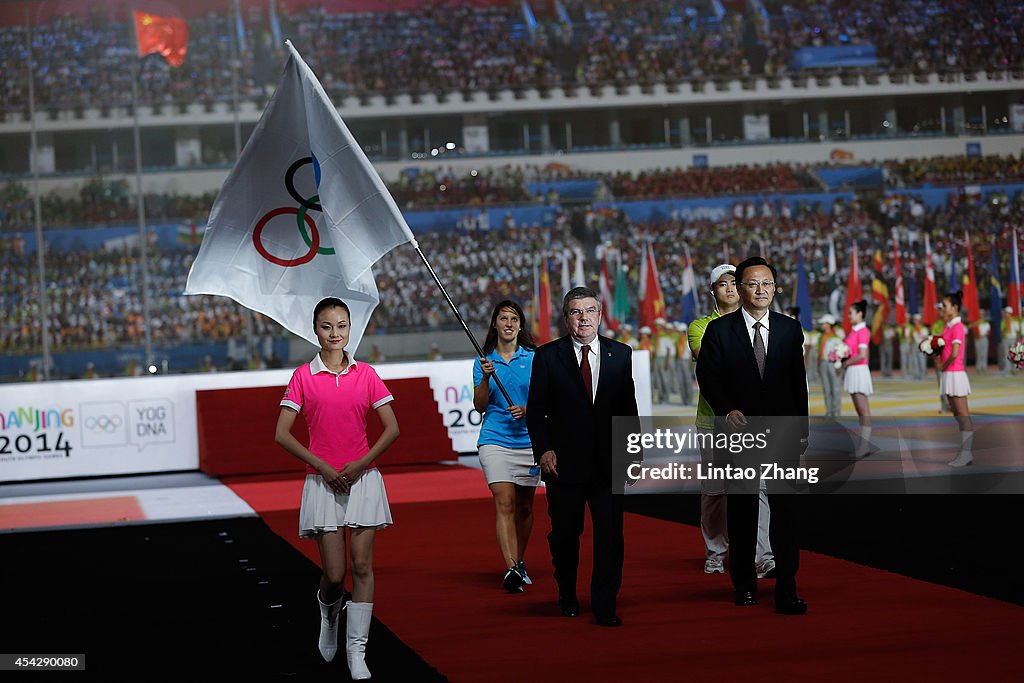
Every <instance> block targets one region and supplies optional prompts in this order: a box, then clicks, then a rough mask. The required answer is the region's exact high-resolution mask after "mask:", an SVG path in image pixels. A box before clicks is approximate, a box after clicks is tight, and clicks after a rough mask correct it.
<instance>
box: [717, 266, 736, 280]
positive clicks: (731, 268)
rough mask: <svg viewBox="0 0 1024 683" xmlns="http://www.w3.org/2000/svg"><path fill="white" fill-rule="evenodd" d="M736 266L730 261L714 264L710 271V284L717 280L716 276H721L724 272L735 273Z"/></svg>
mask: <svg viewBox="0 0 1024 683" xmlns="http://www.w3.org/2000/svg"><path fill="white" fill-rule="evenodd" d="M735 272H736V266H734V265H732V264H731V263H723V264H722V265H720V266H715V268H714V270H712V271H711V284H715V283H716V282H718V278H720V277H722V276H723V275H725V274H726V273H735Z"/></svg>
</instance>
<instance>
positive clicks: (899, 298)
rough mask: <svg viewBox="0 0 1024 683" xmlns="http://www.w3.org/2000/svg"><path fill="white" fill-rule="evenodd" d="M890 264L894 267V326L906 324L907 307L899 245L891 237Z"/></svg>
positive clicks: (894, 236) (896, 240)
mask: <svg viewBox="0 0 1024 683" xmlns="http://www.w3.org/2000/svg"><path fill="white" fill-rule="evenodd" d="M892 262H893V265H894V266H895V267H896V324H897V325H906V324H907V306H906V303H905V300H904V296H903V268H902V267H901V266H900V243H899V240H898V239H896V235H893V236H892Z"/></svg>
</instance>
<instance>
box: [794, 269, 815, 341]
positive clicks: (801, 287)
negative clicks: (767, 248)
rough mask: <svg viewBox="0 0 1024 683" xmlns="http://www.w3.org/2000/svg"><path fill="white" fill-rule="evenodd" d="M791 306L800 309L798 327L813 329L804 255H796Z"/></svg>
mask: <svg viewBox="0 0 1024 683" xmlns="http://www.w3.org/2000/svg"><path fill="white" fill-rule="evenodd" d="M793 305H795V306H797V307H799V308H800V327H802V328H804V329H805V330H813V329H814V314H813V313H812V312H811V290H810V289H809V288H808V286H807V269H806V268H804V253H803V252H802V251H798V252H797V253H796V292H794V294H793Z"/></svg>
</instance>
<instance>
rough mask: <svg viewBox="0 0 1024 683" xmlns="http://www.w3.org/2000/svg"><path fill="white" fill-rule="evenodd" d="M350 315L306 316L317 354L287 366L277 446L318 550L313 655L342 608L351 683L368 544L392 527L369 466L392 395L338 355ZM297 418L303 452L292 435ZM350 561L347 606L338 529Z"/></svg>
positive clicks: (387, 440) (328, 649) (333, 645)
mask: <svg viewBox="0 0 1024 683" xmlns="http://www.w3.org/2000/svg"><path fill="white" fill-rule="evenodd" d="M349 323H350V313H349V309H348V306H346V305H345V303H344V302H343V301H342V300H341V299H335V298H328V299H324V300H323V301H321V302H320V303H318V304H317V305H316V308H315V309H314V311H313V329H314V330H315V331H316V336H317V339H318V340H319V341H320V353H318V354H317V355H316V357H315V358H313V360H312V362H310V363H308V364H307V365H303V366H301V367H299V368H297V369H296V370H295V372H294V373H293V374H292V379H291V381H290V382H289V383H288V388H287V389H285V392H284V397H283V398H282V399H281V414H280V416H279V417H278V420H277V431H276V433H275V441H277V443H279V444H280V445H281V446H282V447H283V448H284V449H285V450H286V451H288V452H289V453H291V454H292V455H294V456H295V457H296V458H298V459H299V460H301V461H302V462H304V463H306V481H305V484H304V485H303V488H302V505H301V507H300V509H299V536H301V537H303V538H314V539H315V540H316V542H317V547H318V548H319V550H320V566H321V567H323V576H321V578H320V590H319V592H318V593H317V601H318V602H319V603H320V614H321V621H320V654H321V655H322V656H323V658H324V659H325V660H327V661H331V660H332V659H333V658H334V654H335V652H337V649H338V617H339V615H340V613H341V610H342V609H345V610H346V612H347V617H346V627H347V642H346V653H347V655H348V667H349V671H350V673H351V674H352V678H353V679H355V680H363V679H367V678H369V677H370V671H369V670H368V669H367V668H366V662H365V652H366V639H367V635H368V633H369V630H370V619H371V616H372V614H373V541H374V535H375V534H376V531H377V529H382V528H384V527H386V526H388V525H389V524H391V510H390V508H389V507H388V498H387V493H386V492H385V490H384V480H383V479H382V478H381V476H380V472H378V471H377V468H376V467H374V464H373V463H374V461H375V460H376V459H377V458H378V457H379V456H380V455H381V453H383V452H384V451H386V450H387V449H388V447H389V446H390V445H391V444H392V443H394V442H395V439H397V438H398V420H396V419H395V413H394V410H392V408H391V405H390V404H391V401H392V400H394V398H393V397H392V395H391V392H389V391H388V389H387V387H386V386H384V382H382V381H381V379H380V377H379V376H378V375H377V373H376V371H375V370H374V369H373V368H372V367H370V366H369V365H367V364H366V363H358V362H356V361H355V359H353V358H351V357H350V356H349V354H348V353H347V352H346V351H345V345H346V344H348V338H349ZM370 410H376V411H377V415H378V416H379V417H380V420H381V422H382V423H383V424H384V431H383V433H382V434H381V435H380V437H379V438H378V439H377V441H376V443H374V444H373V447H370V445H369V443H368V441H367V438H366V416H367V414H368V413H369V412H370ZM299 412H301V413H302V415H303V417H304V418H305V420H306V426H307V427H308V429H309V448H306V447H305V446H303V445H302V444H301V443H300V442H299V440H298V439H296V438H295V437H294V436H293V435H292V433H291V427H292V424H293V423H294V422H295V415H296V414H297V413H299ZM346 527H347V528H349V529H350V532H349V543H348V547H349V552H350V553H351V556H352V601H351V602H348V603H347V604H346V603H345V601H344V600H343V595H344V584H345V565H346V558H345V528H346Z"/></svg>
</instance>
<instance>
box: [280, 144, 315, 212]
mask: <svg viewBox="0 0 1024 683" xmlns="http://www.w3.org/2000/svg"><path fill="white" fill-rule="evenodd" d="M306 164H313V170H314V171H319V169H320V164H318V163H316V162H315V161H314V160H313V157H306V158H304V159H299V160H298V161H296V162H295V163H294V164H292V165H291V166H289V167H288V172H287V173H285V174H284V186H285V188H286V189H287V190H288V194H290V195H291V196H292V199H294V200H295V201H297V202H298V203H299V204H301V205H302V206H304V207H306V208H307V209H313V210H314V211H323V210H324V207H322V206H320V204H318V203H316V202H315V201H314V199H315V200H319V197H314V199H311V200H306V199H303V198H302V195H300V194H299V193H298V192H296V191H295V172H296V171H298V170H299V169H300V168H301V167H302V166H305V165H306ZM317 175H318V176H319V173H317ZM317 180H318V181H319V180H320V179H319V178H317ZM319 184H320V183H319V182H318V183H317V185H318V186H319Z"/></svg>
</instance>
